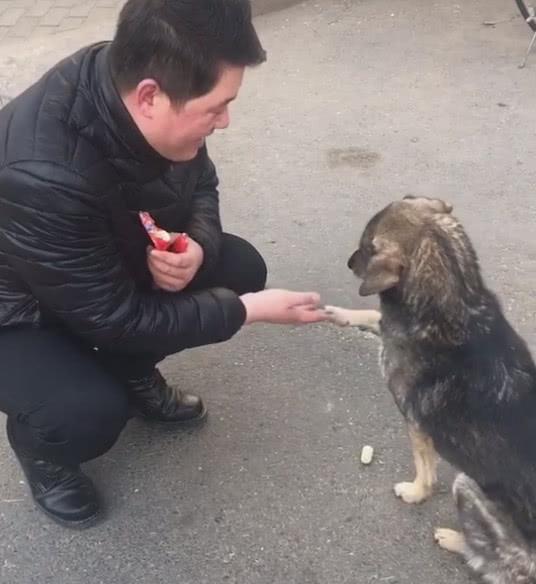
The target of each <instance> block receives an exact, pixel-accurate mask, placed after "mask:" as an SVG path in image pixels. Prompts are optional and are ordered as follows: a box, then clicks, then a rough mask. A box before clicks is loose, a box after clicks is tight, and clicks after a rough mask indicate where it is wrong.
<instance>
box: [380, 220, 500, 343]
mask: <svg viewBox="0 0 536 584" xmlns="http://www.w3.org/2000/svg"><path fill="white" fill-rule="evenodd" d="M429 227H430V228H429V229H428V230H427V232H426V234H425V236H424V237H423V238H422V240H420V241H419V244H418V245H417V246H416V248H415V249H414V251H413V253H412V254H411V256H410V258H409V265H408V266H407V267H406V269H405V270H404V274H403V276H402V280H401V282H400V285H399V286H397V287H396V288H393V289H391V290H388V291H386V292H383V293H382V294H381V295H380V297H381V302H382V315H383V319H384V320H385V325H386V326H388V323H389V321H391V323H392V325H393V326H396V327H402V329H403V331H404V334H408V335H410V336H411V337H412V338H414V339H415V340H423V341H426V342H428V343H429V342H432V343H435V344H438V345H450V346H452V345H455V346H459V345H462V344H464V343H466V342H467V341H468V340H469V339H470V338H471V337H472V336H474V335H475V334H482V333H483V332H485V327H486V326H487V325H488V324H489V322H488V321H489V319H488V318H486V316H487V315H490V314H491V311H490V310H489V303H490V301H493V300H492V295H491V294H490V293H489V292H488V290H487V289H486V288H485V286H484V283H483V280H482V277H481V274H480V269H479V265H478V259H477V257H476V254H475V252H474V249H473V247H472V245H471V242H470V241H469V239H468V237H467V235H466V234H465V232H464V231H463V229H462V227H461V225H460V224H459V223H458V222H457V221H456V220H455V219H454V218H452V217H450V216H448V217H446V218H444V217H441V218H438V219H437V221H434V222H433V223H431V224H430V226H429Z"/></svg>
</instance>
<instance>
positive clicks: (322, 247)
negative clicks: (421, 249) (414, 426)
mask: <svg viewBox="0 0 536 584" xmlns="http://www.w3.org/2000/svg"><path fill="white" fill-rule="evenodd" d="M483 21H497V22H498V23H497V24H496V25H495V26H487V25H483ZM256 22H257V26H258V30H259V33H260V35H261V37H262V39H263V42H264V44H265V47H266V48H267V50H268V54H269V60H268V62H267V63H266V64H265V65H263V66H262V67H260V68H259V69H257V70H254V71H251V72H250V73H249V75H248V77H247V79H246V82H245V86H244V88H243V92H242V94H241V97H240V99H239V101H238V102H237V103H236V105H235V106H234V109H233V120H232V125H231V128H229V130H227V131H226V132H225V133H223V134H219V135H216V136H214V137H213V139H212V141H211V143H210V145H209V147H210V150H211V153H212V156H213V158H214V160H215V162H216V163H217V165H218V168H219V171H220V177H221V195H222V206H223V217H224V221H225V225H226V228H227V229H228V230H230V231H234V232H236V233H240V234H241V235H243V236H245V237H247V238H250V239H251V240H252V241H253V242H254V243H255V244H256V245H257V246H258V248H259V249H260V250H261V251H262V253H263V254H264V255H265V256H266V259H267V261H268V263H269V266H270V285H271V286H284V287H289V288H295V289H314V290H318V291H319V292H321V293H322V296H323V298H324V300H325V301H326V302H327V303H330V304H340V305H344V306H366V307H372V306H374V299H367V301H366V302H365V301H363V300H362V299H360V298H359V297H358V295H357V287H356V282H355V281H354V279H353V278H352V276H351V274H350V272H349V271H348V270H347V269H346V267H345V264H346V259H347V257H348V255H349V254H350V252H351V251H352V250H353V248H354V247H355V244H356V241H357V238H358V236H359V234H360V231H361V229H362V227H363V226H364V224H365V222H366V221H367V220H368V219H369V218H370V216H371V215H372V213H373V212H374V211H376V210H378V209H379V208H381V207H382V206H383V205H385V204H386V203H388V202H390V201H391V200H393V199H396V198H399V197H401V196H403V195H405V194H408V193H413V194H416V195H419V194H422V195H433V196H439V197H443V198H445V199H448V200H449V201H451V202H452V203H453V204H454V207H455V212H456V214H457V215H458V216H459V217H460V218H461V219H462V220H463V222H464V224H465V226H466V228H467V230H468V232H469V234H470V236H471V237H472V239H473V241H474V244H475V246H476V248H477V251H478V253H479V254H480V258H481V263H482V267H483V270H484V272H485V276H486V279H487V281H488V283H489V285H490V286H491V287H492V288H493V289H494V290H495V291H496V292H497V293H498V294H499V295H500V297H501V299H502V301H503V304H504V308H505V311H506V312H507V314H508V316H509V318H510V319H511V321H512V322H513V323H514V324H515V325H516V327H517V328H518V329H519V330H520V331H521V332H522V333H523V334H524V335H525V336H526V338H527V339H529V341H530V343H531V345H532V346H534V345H535V344H536V343H534V342H533V340H534V338H535V337H534V332H535V331H536V315H535V312H536V294H535V292H534V290H535V285H536V238H535V237H534V234H535V231H536V205H535V203H534V186H535V184H536V171H535V169H534V160H535V153H536V130H535V128H536V108H535V107H534V98H535V96H536V55H534V57H533V59H532V60H531V61H529V65H528V67H527V68H526V69H524V70H521V69H518V67H517V65H518V62H519V61H520V59H521V57H522V55H523V53H524V50H525V48H526V46H527V43H528V41H529V38H530V35H529V30H528V27H526V25H525V24H524V23H523V22H522V20H521V19H520V18H519V16H518V15H517V12H516V7H515V5H514V2H513V1H509V0H465V2H463V3H462V2H459V3H457V4H456V3H453V2H451V1H448V0H447V1H442V2H437V1H434V0H398V1H397V2H393V1H392V0H360V1H357V0H356V1H350V0H330V1H328V0H326V1H319V0H318V1H309V2H305V3H303V4H299V5H294V6H292V7H290V8H288V9H286V10H282V11H279V12H274V13H270V14H265V15H263V16H260V17H258V18H257V20H256ZM111 30H112V25H111V23H110V22H105V23H104V22H103V23H100V24H99V23H97V24H95V23H93V24H89V23H86V24H85V25H84V26H81V27H79V28H78V29H77V30H75V31H70V32H69V31H68V32H65V33H59V34H55V35H49V36H47V37H46V38H45V37H35V38H34V39H30V40H25V41H24V42H18V41H9V42H6V40H5V39H4V41H3V43H2V50H1V52H0V93H4V94H8V95H12V94H14V93H16V92H17V91H19V90H21V89H22V88H24V87H25V86H26V85H27V84H29V83H30V82H31V80H32V79H34V78H35V76H36V75H37V74H39V73H40V72H42V71H44V69H45V68H46V67H47V66H48V65H49V64H52V63H53V62H55V61H56V60H58V59H59V58H61V57H63V56H64V55H66V54H68V53H69V52H70V51H73V50H75V49H76V48H78V47H79V46H81V45H82V44H85V43H87V42H90V41H93V40H100V39H102V38H107V37H109V35H110V34H111ZM163 371H164V372H165V373H166V374H167V375H168V377H169V378H170V380H171V381H174V382H176V383H178V384H180V386H181V387H183V388H184V389H186V390H190V391H195V392H199V393H201V394H202V395H203V396H204V397H205V399H206V401H207V403H208V406H209V408H210V417H209V421H208V423H207V424H206V426H205V427H203V428H202V429H199V430H197V431H189V432H180V433H172V432H162V431H159V430H156V429H153V428H149V427H147V426H144V425H143V424H142V423H140V422H138V421H135V422H132V423H131V424H130V425H129V426H128V428H127V429H126V431H125V432H124V434H123V436H122V438H121V440H120V441H119V443H118V444H117V445H116V446H115V447H114V448H113V449H112V450H111V451H110V452H109V453H108V454H107V455H106V456H104V457H102V458H100V459H98V460H96V461H93V462H92V463H90V464H89V465H87V467H86V470H87V472H88V473H89V474H90V475H91V476H92V477H93V478H94V480H95V481H96V483H97V485H98V486H99V488H100V490H101V492H102V495H103V497H104V500H105V502H106V509H105V517H104V520H103V521H102V522H101V523H100V525H98V526H96V527H94V528H92V529H91V530H89V531H85V532H71V531H66V530H64V529H62V528H60V527H57V526H56V525H54V524H52V523H50V522H49V520H47V519H46V518H45V517H43V516H42V515H41V514H40V513H39V512H37V511H36V510H34V508H33V507H32V505H31V500H30V498H29V496H28V493H27V491H26V486H25V485H24V484H21V481H22V474H21V472H20V471H19V468H18V466H17V464H16V462H15V459H14V456H13V455H12V454H11V452H10V451H9V449H8V446H7V443H6V441H5V439H4V437H3V435H1V436H0V533H1V534H2V535H1V536H0V581H1V582H2V584H34V583H35V584H37V583H39V584H48V583H54V584H109V583H114V584H134V583H136V584H159V583H166V584H169V583H171V584H219V583H229V584H231V583H232V584H234V583H237V584H238V583H239V584H369V583H372V584H382V583H383V584H415V583H419V584H432V583H433V584H462V583H468V582H473V580H472V578H471V577H470V576H469V574H468V571H467V570H466V568H465V567H464V566H463V564H462V563H461V562H460V561H459V560H458V559H457V558H454V557H451V556H449V555H448V554H446V553H445V552H443V551H441V550H439V549H437V548H436V546H435V544H434V542H433V537H432V534H433V529H434V527H436V526H438V525H441V526H444V527H455V526H456V518H455V515H454V511H453V505H452V503H451V499H450V494H449V489H450V481H451V480H452V477H453V472H452V470H451V469H450V468H448V467H447V465H446V464H443V465H442V466H441V471H440V479H441V480H440V488H439V492H438V494H437V495H436V497H435V498H434V499H432V500H431V501H429V502H427V503H425V504H423V505H421V506H418V507H409V506H407V505H405V504H403V503H401V502H400V501H399V500H397V499H396V498H395V496H394V494H393V492H392V485H393V484H394V483H395V482H396V481H398V480H404V479H408V478H410V477H411V475H412V473H413V469H412V461H411V455H410V452H409V448H408V445H407V439H406V434H405V429H404V426H403V423H402V421H401V419H400V417H399V415H398V413H397V411H396V410H395V406H394V405H393V403H392V400H391V398H390V396H389V394H388V392H387V390H386V388H385V386H384V384H383V382H382V380H381V379H380V376H379V372H378V367H377V343H376V341H375V340H374V339H373V338H369V337H368V336H366V335H364V334H362V333H359V332H356V331H352V330H347V329H335V328H332V327H330V326H328V325H315V326H310V327H306V328H295V327H286V328H284V327H275V326H264V325H258V326H253V327H251V328H248V329H245V330H243V331H242V332H241V333H239V334H238V335H237V336H236V337H235V338H234V339H233V340H231V341H230V342H228V343H226V344H223V345H219V346H214V347H206V348H203V349H198V350H194V351H190V352H186V353H183V354H182V355H179V356H176V357H173V358H169V359H168V360H166V362H165V363H164V365H163ZM364 444H371V445H373V446H374V448H375V452H376V455H375V459H374V461H373V463H372V464H371V465H370V466H368V467H363V466H361V465H360V462H359V453H360V450H361V447H362V446H363V445H364Z"/></svg>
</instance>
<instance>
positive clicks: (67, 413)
mask: <svg viewBox="0 0 536 584" xmlns="http://www.w3.org/2000/svg"><path fill="white" fill-rule="evenodd" d="M127 419H128V400H127V395H126V391H119V390H117V391H110V392H108V393H107V392H104V391H96V392H95V394H93V395H89V394H80V393H74V394H73V395H72V396H71V395H69V396H66V398H65V399H64V400H62V403H53V404H52V403H46V402H44V403H42V404H39V405H35V406H32V407H31V408H30V409H29V410H27V411H22V412H20V413H18V414H17V415H16V416H11V423H10V428H11V431H12V434H13V436H14V438H15V442H16V443H17V445H19V446H20V447H21V448H23V449H24V450H27V451H30V452H31V453H32V454H33V455H35V456H40V457H42V458H44V459H47V460H51V461H53V462H57V463H60V464H72V465H76V464H79V463H81V462H86V461H88V460H91V459H93V458H97V457H98V456H100V455H102V454H104V453H105V452H107V451H108V450H109V449H110V448H111V447H112V446H113V445H114V444H115V442H116V441H117V439H118V437H119V435H120V434H121V431H122V430H123V428H124V427H125V424H126V422H127Z"/></svg>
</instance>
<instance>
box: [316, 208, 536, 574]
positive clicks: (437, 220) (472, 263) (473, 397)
mask: <svg viewBox="0 0 536 584" xmlns="http://www.w3.org/2000/svg"><path fill="white" fill-rule="evenodd" d="M451 211H452V207H451V206H450V205H448V204H446V203H444V202H443V201H440V200H437V199H426V198H406V199H403V200H402V201H397V202H395V203H392V204H391V205H389V206H387V207H386V208H385V209H383V210H382V211H380V212H379V213H378V214H376V215H375V216H374V217H373V218H372V219H371V220H370V221H369V223H368V225H367V226H366V228H365V231H364V233H363V235H362V237H361V241H360V245H359V249H358V250H356V251H355V252H354V253H353V254H352V256H351V257H350V259H349V261H348V266H349V267H350V269H352V271H353V272H354V273H355V274H356V276H358V277H359V278H360V279H361V280H362V284H361V286H360V289H359V293H360V294H361V295H362V296H368V295H371V294H378V295H379V298H380V304H381V311H380V312H376V311H370V310H346V309H342V308H338V307H326V310H327V311H328V313H329V314H331V317H332V320H333V322H335V323H337V324H339V325H353V326H358V327H360V328H364V329H366V330H371V331H374V332H376V333H378V334H379V335H380V337H381V341H382V350H381V359H380V361H381V366H382V370H383V374H384V376H385V378H386V380H387V384H388V387H389V389H390V391H391V393H392V395H393V397H394V399H395V402H396V404H397V406H398V408H399V409H400V411H401V412H402V414H403V415H404V417H405V419H406V421H407V423H408V426H409V435H410V439H411V444H412V449H413V456H414V459H415V468H416V477H415V479H414V480H413V481H411V482H402V483H398V484H397V485H395V492H396V494H397V495H398V496H399V497H401V498H402V499H403V500H404V501H406V502H407V503H419V502H421V501H424V500H425V499H426V498H427V497H429V496H430V495H431V493H432V490H433V486H434V483H435V482H436V480H437V479H436V465H437V455H436V452H438V453H439V455H440V456H441V457H443V458H444V459H445V460H447V461H448V462H450V463H451V464H452V465H453V466H454V467H456V468H457V469H458V470H460V471H461V474H460V475H459V476H458V477H457V479H456V481H455V483H454V487H453V490H454V496H455V501H456V504H457V507H458V512H459V518H460V521H461V526H462V533H460V532H457V531H453V530H450V529H438V530H437V531H436V539H437V541H438V543H439V544H440V545H441V546H442V547H444V548H446V549H448V550H450V551H455V552H458V553H461V554H463V555H464V556H465V557H466V559H467V560H468V562H469V564H470V566H471V567H472V568H473V569H474V570H475V571H477V572H479V573H480V574H482V575H483V576H484V578H485V580H486V581H487V582H491V583H493V584H510V583H512V584H513V583H514V582H515V583H518V584H529V583H532V584H534V583H535V582H536V450H535V449H534V444H536V366H535V365H534V362H533V360H532V357H531V355H530V353H529V351H528V349H527V346H526V344H525V343H524V341H523V340H522V339H521V338H520V337H519V335H517V333H516V332H515V331H514V330H513V329H512V327H511V326H510V324H509V323H508V322H507V321H506V319H505V317H504V315H503V313H502V310H501V307H500V305H499V302H498V301H497V299H496V298H495V296H494V295H493V294H492V293H491V292H490V291H489V290H488V289H487V288H486V287H485V285H484V282H483V280H482V277H481V274H480V268H479V265H478V260H477V257H476V254H475V252H474V249H473V246H472V245H471V242H470V241H469V238H468V237H467V235H466V233H465V231H464V229H463V227H462V226H461V224H460V223H459V221H458V220H457V219H456V218H454V217H453V216H452V214H451Z"/></svg>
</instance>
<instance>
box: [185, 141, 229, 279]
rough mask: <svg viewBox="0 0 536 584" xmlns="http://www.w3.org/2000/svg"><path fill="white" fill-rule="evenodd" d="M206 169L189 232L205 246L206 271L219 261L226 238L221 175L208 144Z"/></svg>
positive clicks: (203, 154) (197, 190)
mask: <svg viewBox="0 0 536 584" xmlns="http://www.w3.org/2000/svg"><path fill="white" fill-rule="evenodd" d="M200 163H201V165H202V171H201V174H200V177H199V179H198V181H197V185H196V187H195V190H194V194H193V200H192V210H191V219H190V222H189V224H188V226H187V233H188V234H189V235H190V237H192V238H193V239H195V240H196V241H197V243H199V244H200V245H201V247H202V248H203V252H204V262H203V266H202V271H203V272H205V271H210V269H211V268H212V267H213V266H214V264H215V263H216V261H217V260H218V256H219V254H220V247H221V240H222V226H221V220H220V206H219V195H218V177H217V175H216V169H215V167H214V164H213V163H212V161H211V160H210V158H209V157H208V154H207V150H206V147H204V148H203V150H202V151H201V152H200Z"/></svg>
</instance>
